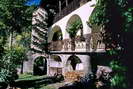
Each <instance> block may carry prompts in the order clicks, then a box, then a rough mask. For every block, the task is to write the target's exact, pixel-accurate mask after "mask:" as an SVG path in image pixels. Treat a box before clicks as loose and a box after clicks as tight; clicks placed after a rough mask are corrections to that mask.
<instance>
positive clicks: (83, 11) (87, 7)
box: [48, 0, 96, 41]
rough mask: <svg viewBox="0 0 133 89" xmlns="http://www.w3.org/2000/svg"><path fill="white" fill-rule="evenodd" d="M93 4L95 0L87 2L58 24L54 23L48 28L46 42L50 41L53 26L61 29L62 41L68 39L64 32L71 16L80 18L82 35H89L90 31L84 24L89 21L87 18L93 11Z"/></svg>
mask: <svg viewBox="0 0 133 89" xmlns="http://www.w3.org/2000/svg"><path fill="white" fill-rule="evenodd" d="M95 3H96V2H95V0H92V1H89V2H88V3H86V4H84V5H83V6H81V7H80V8H78V9H76V10H75V11H73V12H71V13H70V14H68V15H67V16H65V17H64V18H62V19H61V20H59V21H58V22H56V23H54V24H53V25H52V26H51V28H49V32H48V41H51V39H52V35H53V33H52V30H53V29H52V28H54V27H55V26H59V27H60V28H61V30H62V33H63V39H68V38H69V34H68V33H67V32H66V26H67V23H68V21H69V19H70V18H71V17H72V16H73V15H78V16H79V17H80V18H81V21H82V23H83V34H89V33H91V29H90V28H89V27H88V25H87V23H86V22H87V21H88V20H89V16H90V15H91V13H92V11H93V9H94V7H92V6H91V5H94V4H95Z"/></svg>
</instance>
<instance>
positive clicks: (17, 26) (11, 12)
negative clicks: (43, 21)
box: [0, 0, 34, 32]
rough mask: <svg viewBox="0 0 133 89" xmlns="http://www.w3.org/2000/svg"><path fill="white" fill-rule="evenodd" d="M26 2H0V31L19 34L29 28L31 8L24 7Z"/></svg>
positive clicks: (21, 0)
mask: <svg viewBox="0 0 133 89" xmlns="http://www.w3.org/2000/svg"><path fill="white" fill-rule="evenodd" d="M25 1H26V0H19V1H17V0H15V1H14V0H0V15H1V16H0V17H1V18H0V25H1V26H0V29H5V30H6V31H7V32H10V31H16V32H21V31H24V30H25V29H28V28H29V26H30V25H29V24H30V23H31V17H32V11H33V9H34V8H33V7H30V8H28V7H27V6H24V2H25Z"/></svg>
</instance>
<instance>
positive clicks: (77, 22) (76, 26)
mask: <svg viewBox="0 0 133 89" xmlns="http://www.w3.org/2000/svg"><path fill="white" fill-rule="evenodd" d="M69 29H71V30H74V31H75V32H74V31H73V32H74V33H75V36H82V35H83V24H82V20H81V18H80V17H79V16H78V15H76V14H75V15H73V16H72V17H70V19H69V20H68V22H67V28H66V30H69ZM67 32H68V31H67ZM68 33H69V32H68ZM74 33H73V34H74ZM69 35H70V33H69Z"/></svg>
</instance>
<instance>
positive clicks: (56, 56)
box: [51, 55, 62, 62]
mask: <svg viewBox="0 0 133 89" xmlns="http://www.w3.org/2000/svg"><path fill="white" fill-rule="evenodd" d="M51 59H53V60H54V61H57V62H62V59H61V57H60V55H51Z"/></svg>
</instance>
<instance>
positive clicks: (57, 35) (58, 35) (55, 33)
mask: <svg viewBox="0 0 133 89" xmlns="http://www.w3.org/2000/svg"><path fill="white" fill-rule="evenodd" d="M52 31H53V38H52V41H58V40H62V39H63V36H62V31H61V28H60V27H59V26H55V27H54V28H53V29H52Z"/></svg>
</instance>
